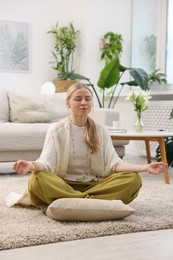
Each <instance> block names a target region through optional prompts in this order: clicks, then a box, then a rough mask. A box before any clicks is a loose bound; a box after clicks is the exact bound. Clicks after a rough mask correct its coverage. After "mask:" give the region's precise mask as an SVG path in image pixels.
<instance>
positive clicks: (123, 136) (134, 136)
mask: <svg viewBox="0 0 173 260" xmlns="http://www.w3.org/2000/svg"><path fill="white" fill-rule="evenodd" d="M109 133H110V136H111V138H112V140H136V141H139V140H140V141H141V140H143V141H145V147H146V154H147V161H148V163H150V162H151V153H150V142H151V141H155V142H158V143H159V146H160V153H161V159H162V162H164V163H166V164H167V158H166V151H165V141H164V137H167V136H173V132H166V131H144V132H142V133H137V132H135V131H127V132H124V133H121V132H120V131H119V132H116V131H114V130H110V129H109ZM164 179H165V183H167V184H169V183H170V182H169V173H168V170H166V171H165V172H164Z"/></svg>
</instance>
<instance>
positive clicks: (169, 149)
mask: <svg viewBox="0 0 173 260" xmlns="http://www.w3.org/2000/svg"><path fill="white" fill-rule="evenodd" d="M170 119H173V109H172V111H171V112H170ZM164 141H165V150H166V157H167V162H168V166H169V167H170V168H171V167H173V136H167V137H165V138H164ZM156 160H157V161H158V162H160V161H161V153H160V147H159V146H158V147H157V148H156Z"/></svg>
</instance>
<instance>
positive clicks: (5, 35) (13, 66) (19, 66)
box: [0, 20, 31, 72]
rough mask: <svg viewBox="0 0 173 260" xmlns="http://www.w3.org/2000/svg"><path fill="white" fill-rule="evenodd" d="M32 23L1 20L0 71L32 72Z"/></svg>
mask: <svg viewBox="0 0 173 260" xmlns="http://www.w3.org/2000/svg"><path fill="white" fill-rule="evenodd" d="M29 38H30V25H29V24H28V23H23V22H12V21H1V20H0V71H8V72H30V69H31V68H30V44H29V43H30V42H29V41H30V39H29Z"/></svg>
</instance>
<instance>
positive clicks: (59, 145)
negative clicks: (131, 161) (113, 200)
mask: <svg viewBox="0 0 173 260" xmlns="http://www.w3.org/2000/svg"><path fill="white" fill-rule="evenodd" d="M96 128H97V134H98V136H99V138H100V146H99V150H98V152H97V153H95V154H92V156H91V172H92V174H93V175H94V176H99V177H106V176H109V175H111V174H112V172H113V168H114V166H115V165H116V164H119V163H121V162H122V160H121V158H119V156H118V155H117V153H116V151H115V149H114V147H113V145H112V140H111V138H110V135H109V133H108V131H107V129H106V127H105V126H103V125H101V124H99V123H98V122H96ZM69 152H70V121H69V119H68V118H65V119H62V120H61V121H59V122H56V123H53V124H52V125H51V126H50V128H49V129H48V132H47V135H46V138H45V142H44V146H43V150H42V152H41V155H40V157H39V158H38V159H37V162H40V163H41V164H42V165H43V166H44V167H45V168H46V170H48V171H51V172H53V173H55V174H56V175H58V176H60V177H61V178H63V177H64V176H65V174H66V172H67V167H68V161H69Z"/></svg>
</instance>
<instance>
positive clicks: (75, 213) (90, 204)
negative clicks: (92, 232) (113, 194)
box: [46, 198, 134, 221]
mask: <svg viewBox="0 0 173 260" xmlns="http://www.w3.org/2000/svg"><path fill="white" fill-rule="evenodd" d="M133 212H134V209H132V208H131V207H129V206H128V205H125V204H124V203H123V202H122V201H121V200H100V199H86V198H62V199H57V200H55V201H53V202H52V203H51V204H50V205H49V206H48V208H47V210H46V215H47V216H48V217H49V218H52V219H55V220H61V221H103V220H115V219H122V218H125V217H127V216H129V215H131V214H132V213H133Z"/></svg>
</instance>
